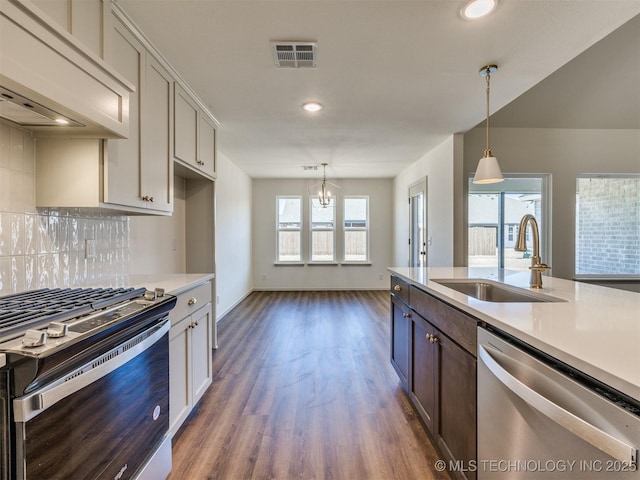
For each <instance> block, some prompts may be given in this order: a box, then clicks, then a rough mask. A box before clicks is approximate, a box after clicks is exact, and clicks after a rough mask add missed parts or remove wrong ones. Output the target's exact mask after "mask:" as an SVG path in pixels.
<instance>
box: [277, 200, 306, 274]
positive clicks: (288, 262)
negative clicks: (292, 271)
mask: <svg viewBox="0 0 640 480" xmlns="http://www.w3.org/2000/svg"><path fill="white" fill-rule="evenodd" d="M281 199H282V200H299V201H300V209H299V214H300V222H299V224H300V226H299V227H298V228H293V229H292V228H281V227H280V200H281ZM303 211H304V198H303V196H302V195H276V222H275V240H276V241H275V247H276V261H275V263H276V264H280V265H300V264H304V258H305V252H304V248H303V245H304V242H303V239H302V233H303V230H304V216H303ZM280 232H298V236H299V244H300V252H299V257H300V258H299V259H298V260H281V259H280Z"/></svg>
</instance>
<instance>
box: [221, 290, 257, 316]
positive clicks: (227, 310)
mask: <svg viewBox="0 0 640 480" xmlns="http://www.w3.org/2000/svg"><path fill="white" fill-rule="evenodd" d="M254 290H255V289H250V290H249V291H247V292H245V294H244V295H242V296H241V297H240V298H239V299H238V300H237V301H236V302H234V303H233V305H231V306H230V307H229V308H227V309H226V310H225V311H224V312H222V313H219V312H216V323H218V322H219V321H220V320H221V319H222V318H223V317H224V316H225V315H226V314H227V313H229V312H230V311H231V310H233V309H234V308H236V307H237V306H238V304H240V302H242V301H243V300H244V299H245V298H247V297H248V296H249V295H251V294H252V293H253V292H254Z"/></svg>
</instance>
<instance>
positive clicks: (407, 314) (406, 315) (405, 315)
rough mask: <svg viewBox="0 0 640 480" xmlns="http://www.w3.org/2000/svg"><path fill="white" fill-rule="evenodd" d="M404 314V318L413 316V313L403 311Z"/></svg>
mask: <svg viewBox="0 0 640 480" xmlns="http://www.w3.org/2000/svg"><path fill="white" fill-rule="evenodd" d="M402 316H403V317H404V318H411V314H410V313H403V314H402Z"/></svg>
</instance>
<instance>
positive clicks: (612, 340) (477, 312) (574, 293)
mask: <svg viewBox="0 0 640 480" xmlns="http://www.w3.org/2000/svg"><path fill="white" fill-rule="evenodd" d="M389 271H390V272H391V273H392V274H393V275H396V276H398V277H400V278H402V279H404V280H406V281H407V282H408V283H410V284H412V285H415V286H416V287H418V288H420V289H421V290H424V291H425V292H427V293H430V294H432V295H433V296H434V297H436V298H439V299H441V300H443V301H444V302H446V303H448V304H449V305H452V306H454V307H456V308H458V309H460V310H462V311H464V312H466V313H468V314H469V315H472V316H473V317H476V318H477V319H479V320H481V321H484V322H486V323H488V324H489V325H492V326H494V327H496V328H498V329H500V330H502V331H504V332H506V333H508V334H510V335H513V336H514V337H516V338H517V339H519V340H521V341H523V342H525V343H527V344H529V345H531V346H532V347H534V348H536V349H538V350H541V351H543V352H545V353H546V354H548V355H550V356H552V357H554V358H556V359H558V360H560V361H562V362H564V363H566V364H568V365H570V366H571V367H573V368H575V369H577V370H580V371H581V372H583V373H585V374H587V375H589V376H591V377H593V378H595V379H597V380H599V381H601V382H603V383H605V384H606V385H609V386H610V387H611V388H614V389H616V390H619V391H620V392H622V393H624V394H626V395H628V396H630V397H632V398H634V399H636V400H638V401H640V368H638V366H639V365H640V348H639V346H640V294H638V293H634V292H628V291H624V290H617V289H613V288H608V287H600V286H596V285H591V284H586V283H580V282H572V281H570V280H564V279H560V278H553V277H548V276H543V288H542V289H541V290H534V289H531V288H529V272H516V271H509V270H500V269H496V268H482V267H479V268H472V267H471V268H466V267H451V268H449V267H436V268H409V267H394V268H390V269H389ZM467 278H483V279H487V280H493V281H496V282H500V283H504V284H505V285H510V286H514V287H518V288H521V289H525V290H527V291H530V292H532V294H534V295H535V294H543V295H546V296H550V297H555V298H557V299H558V300H560V301H556V302H536V303H493V302H486V301H482V300H477V299H475V298H473V297H470V296H468V295H465V294H463V293H460V292H457V291H455V290H452V289H451V288H447V287H445V286H443V285H441V284H439V283H437V282H435V281H434V279H436V280H441V279H467Z"/></svg>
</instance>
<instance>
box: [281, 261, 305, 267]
mask: <svg viewBox="0 0 640 480" xmlns="http://www.w3.org/2000/svg"><path fill="white" fill-rule="evenodd" d="M305 265H306V264H305V263H304V262H274V263H273V266H274V267H304V266H305Z"/></svg>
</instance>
